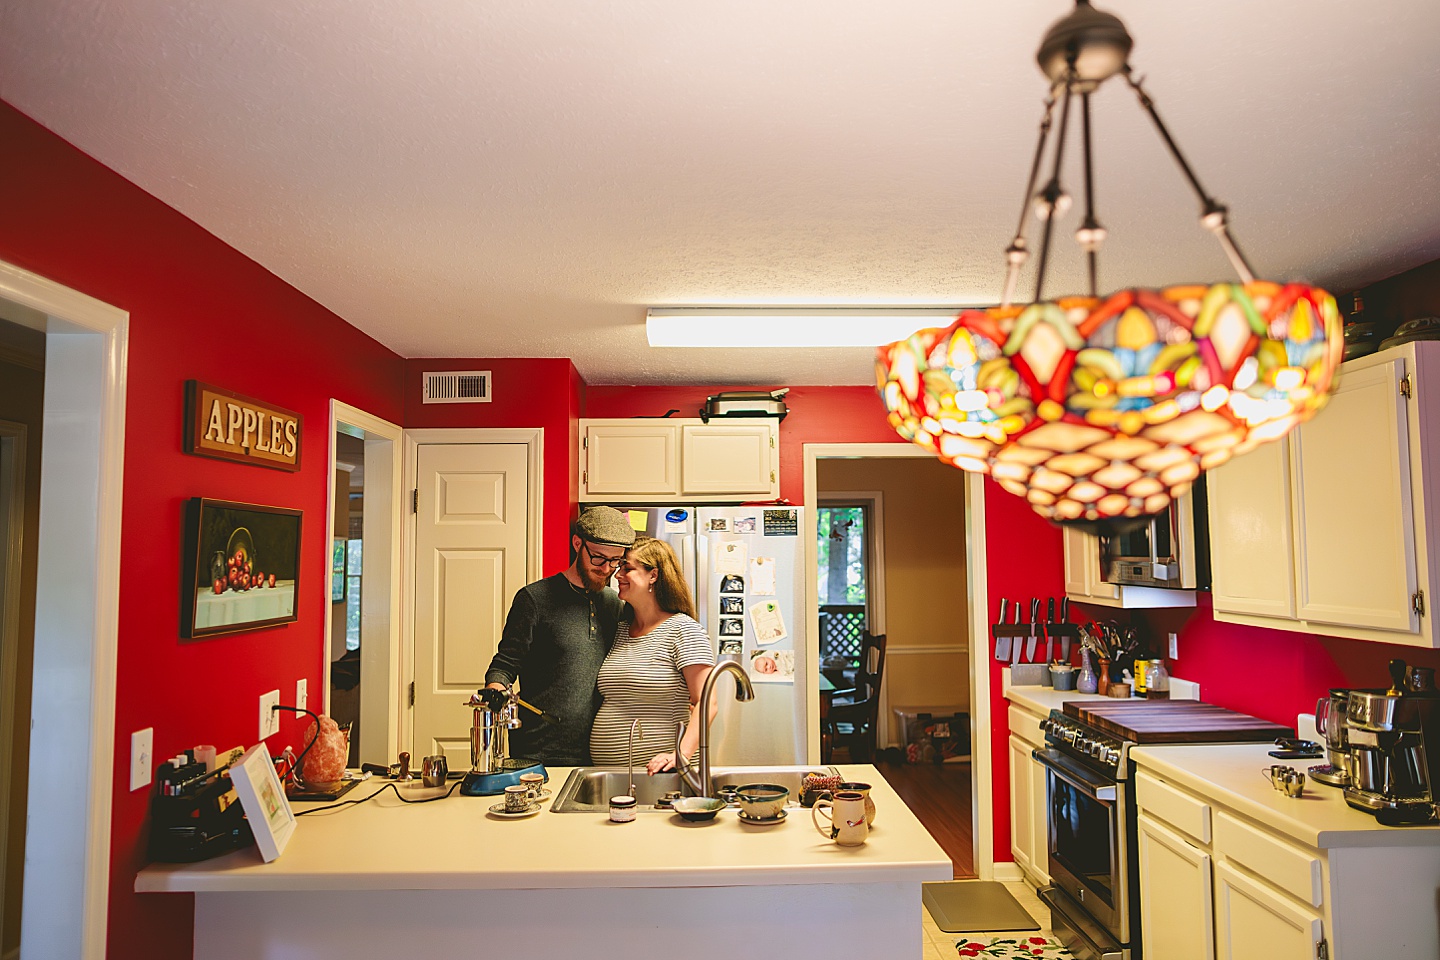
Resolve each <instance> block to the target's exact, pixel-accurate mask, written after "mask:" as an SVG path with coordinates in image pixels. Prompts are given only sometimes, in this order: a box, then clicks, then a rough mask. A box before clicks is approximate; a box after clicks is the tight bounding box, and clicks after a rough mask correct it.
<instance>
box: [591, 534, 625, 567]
mask: <svg viewBox="0 0 1440 960" xmlns="http://www.w3.org/2000/svg"><path fill="white" fill-rule="evenodd" d="M580 549H582V550H584V551H585V556H587V557H589V558H590V565H591V566H594V567H609V568H611V569H612V570H613V569H614V568H615V567H618V566H620V564H622V563H624V562H625V554H623V553H622V554H620V556H618V557H607V556H605V555H604V554H603V553H592V552H591V550H590V541H589V540H583V539H582V540H581V541H580Z"/></svg>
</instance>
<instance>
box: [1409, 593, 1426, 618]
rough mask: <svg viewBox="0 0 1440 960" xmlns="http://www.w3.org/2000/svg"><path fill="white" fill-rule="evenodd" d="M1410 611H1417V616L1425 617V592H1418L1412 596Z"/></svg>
mask: <svg viewBox="0 0 1440 960" xmlns="http://www.w3.org/2000/svg"><path fill="white" fill-rule="evenodd" d="M1410 609H1411V610H1414V611H1415V614H1416V616H1421V617H1423V616H1425V591H1424V590H1416V591H1415V592H1414V593H1412V594H1410Z"/></svg>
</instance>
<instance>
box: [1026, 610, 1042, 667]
mask: <svg viewBox="0 0 1440 960" xmlns="http://www.w3.org/2000/svg"><path fill="white" fill-rule="evenodd" d="M1039 623H1040V598H1039V597H1035V598H1034V599H1032V600H1031V601H1030V636H1029V637H1027V638H1026V639H1025V662H1026V663H1034V662H1035V645H1036V644H1037V643H1039V642H1040V637H1039V636H1038V635H1037V634H1036V633H1035V631H1036V630H1037V629H1039V627H1038V624H1039Z"/></svg>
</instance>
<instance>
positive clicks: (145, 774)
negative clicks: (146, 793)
mask: <svg viewBox="0 0 1440 960" xmlns="http://www.w3.org/2000/svg"><path fill="white" fill-rule="evenodd" d="M154 759H155V728H154V727H146V728H145V729H144V730H136V731H135V732H134V733H132V734H130V789H131V790H139V789H140V788H141V787H148V786H150V780H151V770H152V769H153V767H154V763H153V761H154Z"/></svg>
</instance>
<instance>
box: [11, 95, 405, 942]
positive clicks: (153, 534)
mask: <svg viewBox="0 0 1440 960" xmlns="http://www.w3.org/2000/svg"><path fill="white" fill-rule="evenodd" d="M0 143H3V144H5V148H4V149H3V150H0V209H3V210H4V211H5V212H4V216H0V260H5V261H8V262H9V263H12V264H15V265H17V266H20V267H23V268H25V269H28V270H31V271H33V272H34V273H37V274H40V275H42V276H45V277H47V278H49V279H51V280H55V281H56V282H58V283H62V284H65V285H67V286H70V287H73V288H75V289H77V290H80V291H82V292H84V293H87V294H90V295H91V296H93V297H97V298H99V299H100V300H103V301H105V302H107V303H110V304H113V305H115V306H117V307H120V308H122V309H125V310H128V311H129V312H130V327H129V331H130V340H129V367H128V377H127V398H126V422H125V474H124V476H125V480H124V491H123V495H122V496H123V515H122V531H121V535H122V548H121V549H122V557H121V561H120V577H121V584H122V586H121V591H120V606H119V624H120V626H119V650H118V663H117V693H116V705H115V745H114V747H115V760H116V762H115V768H114V772H113V774H112V786H113V790H114V809H113V813H112V817H111V830H110V834H111V851H110V853H111V863H110V923H109V943H110V955H111V956H115V957H120V956H129V955H133V953H134V949H135V948H134V944H139V943H143V944H145V949H144V952H145V954H146V955H147V956H152V957H177V958H188V957H189V956H190V955H191V938H192V914H193V903H192V899H191V898H190V897H189V896H183V895H171V896H154V895H149V896H140V895H137V894H135V893H133V892H132V891H133V889H134V883H135V873H136V871H137V870H138V869H139V867H141V866H142V865H144V863H145V862H146V858H145V848H144V844H145V840H146V834H145V831H146V817H147V803H148V799H149V792H148V791H146V790H137V791H135V792H133V793H132V792H131V791H130V790H129V784H128V772H129V752H130V733H131V732H132V731H134V730H138V729H141V728H144V727H151V726H153V727H154V728H155V754H156V756H161V757H163V756H166V755H169V754H174V753H178V752H180V751H182V750H184V749H186V748H188V747H191V746H194V745H195V744H197V743H213V744H216V745H217V746H219V747H222V748H225V747H230V746H234V745H238V744H244V745H249V744H252V743H254V742H255V735H256V729H255V727H256V719H255V718H256V704H257V702H258V699H259V696H260V694H261V693H264V692H265V691H267V690H271V689H275V688H277V687H278V688H279V689H280V694H281V701H282V702H285V703H288V702H291V701H292V699H293V697H294V691H295V681H296V680H299V679H300V678H302V677H303V678H306V679H308V681H309V684H310V689H311V690H312V691H316V690H319V689H320V683H321V677H322V657H323V650H322V645H323V637H324V618H325V617H326V616H327V615H328V610H327V609H326V607H327V605H326V603H325V593H324V592H323V591H321V590H306V591H304V592H303V593H302V594H301V596H300V598H299V611H298V612H299V620H298V621H297V622H295V623H293V624H289V625H286V626H283V627H278V628H273V629H269V630H262V631H257V632H252V633H245V634H239V635H233V636H227V637H219V638H214V639H209V640H197V641H185V640H181V639H180V636H179V613H178V608H179V604H178V602H177V597H176V593H175V585H176V584H177V583H179V581H180V552H181V509H182V504H183V503H184V502H185V500H186V499H187V498H189V497H194V496H201V495H203V496H208V497H218V498H223V499H228V500H241V501H249V502H254V503H265V504H278V505H283V506H289V507H298V508H300V509H301V510H303V511H304V514H305V517H304V528H303V542H302V545H301V550H302V563H303V569H304V570H306V571H308V572H310V573H311V574H313V575H314V577H315V578H317V579H318V578H319V577H320V573H321V571H322V570H324V569H326V567H327V566H328V560H327V554H328V544H329V531H328V523H327V521H326V514H325V506H326V496H327V488H328V486H329V483H330V478H329V477H328V476H327V470H326V466H327V459H328V457H327V451H328V447H329V441H328V437H327V436H326V434H327V432H328V424H329V401H330V398H331V397H335V398H338V399H340V400H343V401H345V402H346V403H350V404H353V405H355V406H356V407H359V408H361V409H363V410H366V411H368V412H370V413H373V414H375V415H377V416H380V417H384V418H386V419H387V420H391V421H395V422H400V421H401V417H402V415H403V412H404V410H403V405H402V403H401V377H402V375H403V372H404V367H403V364H402V362H401V360H400V358H399V357H397V356H396V355H395V354H393V353H391V352H390V351H389V350H387V349H385V348H384V347H382V346H380V345H379V344H378V343H376V342H375V341H374V340H371V339H370V338H369V337H367V336H365V335H364V334H362V333H360V332H359V331H358V330H356V329H355V328H353V327H351V326H349V325H348V324H346V323H344V322H343V321H342V320H340V318H338V317H336V316H335V315H334V314H332V313H330V312H329V311H328V310H326V309H324V308H323V307H321V306H320V305H319V304H317V303H315V302H314V301H312V300H310V299H308V298H307V297H305V296H303V295H302V294H300V293H299V292H297V291H296V290H294V289H293V288H292V287H290V286H289V285H287V284H285V283H284V282H282V281H281V280H279V279H278V278H277V277H275V276H274V275H272V274H270V273H268V272H267V271H266V270H264V269H263V268H261V267H260V266H259V265H257V264H256V263H254V262H253V261H251V260H249V259H248V258H246V257H244V256H242V255H240V254H239V253H237V252H236V251H235V250H233V249H232V248H230V247H228V246H226V245H225V244H224V243H222V242H221V241H220V240H218V239H216V238H215V237H214V236H212V235H210V234H208V233H206V232H205V231H204V230H202V229H201V228H200V227H199V226H197V225H196V224H195V223H193V222H191V221H190V220H187V219H186V218H185V217H183V216H181V215H180V214H179V213H177V212H175V211H174V210H172V209H171V208H169V207H167V206H165V205H164V204H162V203H160V202H159V201H157V200H155V199H154V198H153V197H151V196H149V195H148V194H146V193H144V192H143V191H141V190H140V189H138V188H136V187H135V186H134V185H132V184H130V183H128V182H127V181H125V180H124V179H122V178H121V177H119V176H118V175H117V174H115V173H113V172H111V171H110V170H108V169H106V168H105V167H103V166H101V165H100V164H98V163H96V162H94V161H92V160H91V159H89V158H88V157H86V156H85V155H83V154H81V153H80V152H79V151H77V150H75V149H74V148H72V147H70V146H69V145H68V144H66V143H64V142H63V141H61V140H60V139H58V138H56V137H55V136H53V135H51V134H50V133H48V132H46V131H45V130H43V129H42V128H41V127H40V126H39V125H37V124H35V123H33V122H32V121H30V120H29V119H28V118H26V117H24V116H23V115H21V114H19V113H18V112H16V111H15V110H14V109H13V108H11V107H9V106H8V105H5V104H0ZM189 378H196V379H200V380H205V381H207V382H209V383H213V384H216V385H218V386H222V387H227V388H230V389H233V390H236V391H239V392H241V393H245V394H248V395H251V396H254V397H257V398H259V399H262V400H265V401H268V402H271V403H274V404H277V405H279V406H282V407H288V408H290V409H292V410H295V411H298V412H299V413H300V414H301V416H303V417H304V428H303V431H302V434H301V458H302V464H303V468H302V469H301V470H300V471H299V472H297V473H293V474H292V473H284V472H281V471H278V470H270V469H265V468H260V467H251V466H244V465H239V464H232V463H226V462H223V461H219V460H210V459H206V458H202V457H193V456H187V455H186V454H184V453H183V452H181V442H182V433H181V430H182V416H181V414H182V406H183V385H184V382H185V380H186V379H189ZM77 506H80V507H83V504H79V505H77ZM312 582H314V581H312ZM35 722H36V723H44V722H45V718H44V717H43V716H40V717H36V718H35ZM302 734H303V727H302V725H301V722H300V721H299V720H296V719H293V718H290V717H289V716H288V715H287V716H286V717H285V718H284V719H282V721H281V726H280V735H279V736H278V737H275V738H272V739H271V740H270V741H269V742H270V744H271V746H272V747H274V748H279V747H283V746H284V745H285V744H287V743H293V744H298V743H299V742H300V738H301V735H302ZM57 908H58V907H57Z"/></svg>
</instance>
